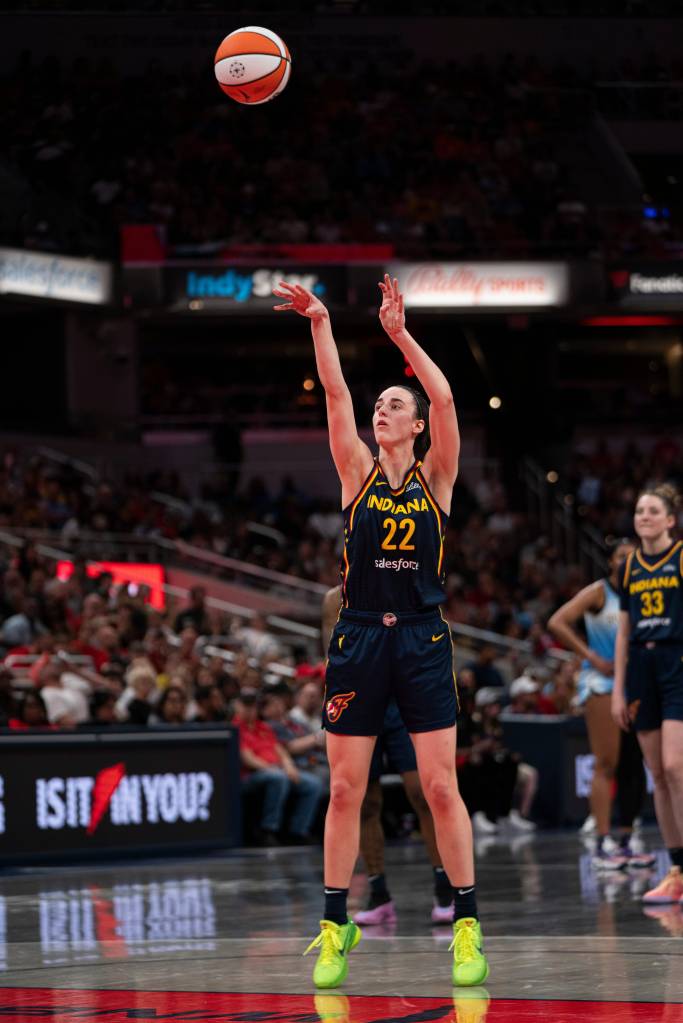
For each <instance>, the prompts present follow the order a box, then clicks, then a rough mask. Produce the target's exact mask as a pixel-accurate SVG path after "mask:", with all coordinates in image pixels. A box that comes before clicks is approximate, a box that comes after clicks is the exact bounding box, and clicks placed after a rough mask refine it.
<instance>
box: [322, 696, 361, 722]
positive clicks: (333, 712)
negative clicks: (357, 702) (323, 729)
mask: <svg viewBox="0 0 683 1023" xmlns="http://www.w3.org/2000/svg"><path fill="white" fill-rule="evenodd" d="M355 695H356V694H355V693H340V694H339V696H333V697H332V699H331V700H328V701H327V704H326V706H325V712H326V714H327V720H328V721H329V722H330V724H331V725H333V724H335V723H336V722H337V721H339V718H340V717H341V716H342V714H343V713H344V711H345V710H346V708H347V707H348V705H349V704H350V703H351V700H352V699H353V698H354V696H355Z"/></svg>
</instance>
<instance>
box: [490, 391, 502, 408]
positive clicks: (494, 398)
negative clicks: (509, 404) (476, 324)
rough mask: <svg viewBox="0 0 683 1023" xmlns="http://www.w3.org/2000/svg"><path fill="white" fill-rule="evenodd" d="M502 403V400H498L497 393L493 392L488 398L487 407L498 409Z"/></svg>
mask: <svg viewBox="0 0 683 1023" xmlns="http://www.w3.org/2000/svg"><path fill="white" fill-rule="evenodd" d="M502 404H503V402H502V401H501V400H500V398H499V397H498V395H497V394H493V395H492V396H491V397H490V398H489V408H492V409H499V408H500V406H501V405H502Z"/></svg>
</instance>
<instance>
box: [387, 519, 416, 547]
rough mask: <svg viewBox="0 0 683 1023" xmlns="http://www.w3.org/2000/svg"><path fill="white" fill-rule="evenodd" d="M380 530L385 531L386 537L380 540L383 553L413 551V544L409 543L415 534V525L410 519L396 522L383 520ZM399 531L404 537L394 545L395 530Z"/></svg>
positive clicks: (394, 520)
mask: <svg viewBox="0 0 683 1023" xmlns="http://www.w3.org/2000/svg"><path fill="white" fill-rule="evenodd" d="M382 529H386V530H387V535H386V536H385V537H384V539H383V540H382V550H383V551H395V550H399V551H414V550H415V544H414V543H411V542H410V540H411V539H412V536H413V533H414V532H415V523H414V522H413V520H412V519H401V521H400V522H397V521H396V519H385V520H384V522H383V523H382ZM397 529H400V530H402V531H404V532H405V534H406V535H405V536H404V537H403V538H402V540H401V542H400V543H399V544H395V543H394V542H393V541H394V537H395V535H396V530H397Z"/></svg>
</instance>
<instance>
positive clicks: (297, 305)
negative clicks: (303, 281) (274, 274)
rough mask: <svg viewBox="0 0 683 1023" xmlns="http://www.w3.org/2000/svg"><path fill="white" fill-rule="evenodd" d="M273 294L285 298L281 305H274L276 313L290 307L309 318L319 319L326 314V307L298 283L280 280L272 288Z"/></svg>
mask: <svg viewBox="0 0 683 1023" xmlns="http://www.w3.org/2000/svg"><path fill="white" fill-rule="evenodd" d="M273 294H274V295H276V296H277V297H278V298H284V299H286V302H284V303H283V305H274V306H273V309H274V310H275V312H276V313H279V312H283V311H285V310H288V309H292V310H293V311H294V312H295V313H298V314H299V316H306V317H307V318H308V319H309V320H319V319H321V317H323V316H327V315H328V312H327V308H326V307H325V306H324V305H323V304H322V302H321V301H320V299H319V298H317V297H316V296H315V295H314V294H313V292H312V291H307V290H306V288H302V287H301V285H300V284H287V282H286V281H280V283H279V284H278V286H277V288H273Z"/></svg>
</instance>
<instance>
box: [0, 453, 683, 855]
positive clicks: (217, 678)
mask: <svg viewBox="0 0 683 1023" xmlns="http://www.w3.org/2000/svg"><path fill="white" fill-rule="evenodd" d="M2 465H3V468H2V471H1V472H0V530H5V531H7V530H9V531H12V530H14V533H15V535H17V533H18V534H22V533H23V531H25V530H27V529H28V530H31V529H38V530H43V531H44V533H46V534H48V536H52V537H53V538H54V543H55V545H58V546H59V547H66V548H67V550H68V548H69V545H73V544H77V542H78V538H79V536H80V535H81V534H82V533H83V532H86V533H88V534H90V535H91V536H92V535H94V536H95V537H97V536H98V535H99V536H100V537H101V538H102V543H104V544H106V542H107V538H108V537H109V536H111V535H112V534H114V533H116V532H117V531H118V532H125V533H127V534H128V535H130V534H133V535H136V534H137V535H138V536H139V537H140V538H149V539H153V538H154V537H156V536H159V537H164V538H170V539H173V538H182V539H186V540H188V541H189V542H190V543H192V544H195V545H197V546H200V547H202V548H204V549H209V550H211V551H214V552H216V553H222V554H230V555H231V556H232V557H237V558H242V559H245V560H247V561H250V562H251V563H253V564H258V565H260V566H261V567H269V568H275V569H277V570H279V571H283V572H287V573H290V574H292V575H295V576H298V577H300V578H303V579H307V580H311V581H315V582H318V583H323V584H324V585H329V586H333V585H335V584H336V583H337V581H338V556H339V536H340V534H341V520H340V515H339V513H338V512H337V510H336V509H335V508H334V507H332V506H330V505H328V504H325V503H323V504H321V503H319V502H318V503H316V502H315V501H313V500H312V499H311V498H309V497H308V496H307V495H304V494H302V493H299V492H298V491H297V490H296V488H294V487H293V486H291V485H286V486H284V487H283V488H282V490H281V492H280V493H278V494H270V493H269V492H268V491H267V490H266V488H265V487H264V486H263V485H262V484H259V483H258V481H255V482H253V483H252V485H251V486H250V487H248V488H247V491H246V495H245V497H244V498H243V500H242V504H241V505H240V516H241V517H238V518H237V519H235V520H233V519H230V520H225V521H221V520H220V519H218V520H217V519H216V516H215V515H214V514H213V513H212V512H211V511H210V510H207V508H206V507H202V505H201V502H200V503H199V506H198V507H197V508H193V506H192V502H190V501H187V502H186V504H187V508H188V509H189V512H185V513H181V512H180V511H178V510H177V508H176V510H175V511H173V510H172V506H169V505H168V504H165V503H163V502H160V501H158V500H157V499H155V498H153V497H151V496H150V488H149V486H148V485H145V481H141V480H138V481H137V482H131V481H130V480H129V481H128V483H124V484H122V485H117V486H114V485H112V484H109V483H104V482H103V483H100V484H96V483H92V482H90V483H84V482H83V480H82V479H81V478H79V477H78V476H77V474H75V473H74V471H73V470H72V469H70V468H69V467H68V466H67V467H57V468H56V467H55V466H53V465H50V464H48V463H46V462H45V461H44V460H41V458H40V457H38V456H36V457H34V458H31V459H28V460H26V461H22V460H21V459H19V458H17V457H16V455H14V454H13V453H12V452H6V453H5V455H4V457H3V460H2ZM679 466H680V450H679V448H678V446H677V443H676V441H675V440H674V439H672V438H671V437H663V438H661V440H660V441H659V442H658V443H657V445H656V446H655V447H654V448H653V449H652V450H650V451H648V452H645V451H641V450H639V449H638V448H636V447H634V446H633V445H631V446H628V445H627V446H625V447H624V449H623V450H622V451H620V452H612V451H610V450H609V449H608V448H607V447H606V446H605V445H597V446H596V447H595V449H594V450H593V451H592V452H591V453H590V454H586V455H582V456H579V457H577V458H576V460H575V462H574V463H573V464H572V465H571V466H569V467H568V471H567V481H568V485H569V486H570V487H571V491H572V495H573V498H574V504H575V507H576V511H577V515H580V516H583V517H584V518H586V519H587V520H588V521H590V522H591V523H592V524H593V525H594V526H596V527H599V528H600V529H602V531H603V533H604V534H607V533H610V532H611V533H613V534H615V535H620V534H624V535H629V534H630V532H631V522H630V514H631V509H632V506H633V501H634V499H635V496H636V494H637V491H638V488H639V487H641V486H642V485H643V484H644V483H645V481H652V480H653V479H664V478H669V479H674V480H676V479H677V472H679V471H680V470H679V469H678V468H677V467H679ZM146 482H147V484H148V483H149V481H146ZM679 482H680V480H679ZM156 484H157V485H160V484H161V485H167V486H168V487H169V488H170V489H171V490H172V491H173V492H174V493H175V495H176V496H177V495H178V494H182V490H181V488H180V486H179V484H178V481H177V480H174V479H173V478H172V477H167V478H165V479H162V478H157V480H156ZM459 488H460V490H459V499H458V500H456V502H455V504H454V516H453V520H452V523H451V526H450V530H451V533H452V535H451V536H450V537H449V541H448V544H447V550H448V551H449V552H450V553H449V560H448V562H447V565H446V587H447V605H446V614H447V616H448V617H449V618H450V619H451V620H453V621H454V622H458V623H461V624H465V625H471V626H474V627H476V628H479V629H484V630H488V631H490V632H491V633H493V634H498V635H499V636H500V637H501V639H500V641H499V643H498V644H496V642H495V639H493V640H492V641H491V642H479V643H476V644H473V647H472V651H471V656H470V657H469V659H467V660H465V661H464V662H462V663H460V665H459V670H458V684H459V689H460V694H461V705H462V711H463V716H462V720H461V725H460V728H461V736H462V745H461V747H460V748H459V757H460V758H461V761H460V769H461V771H463V772H464V775H463V784H464V786H465V790H466V792H467V793H468V794H469V796H468V798H469V799H470V803H471V808H472V812H473V813H475V814H476V813H481V812H486V814H487V815H488V817H489V818H491V817H492V818H494V819H495V817H496V816H503V817H504V816H505V813H504V812H503V810H504V807H503V809H501V808H500V807H498V801H499V797H500V794H501V791H504V792H507V796H505V800H504V802H505V801H507V802H508V803H510V802H511V800H512V798H513V794H514V791H515V778H516V774H517V765H516V761H514V759H509V758H508V759H506V757H508V754H509V751H505V749H504V747H503V745H502V730H501V727H500V721H499V717H500V714H501V712H502V710H503V709H505V711H506V712H507V713H513V714H514V713H524V714H529V713H537V714H558V713H561V714H572V713H576V712H577V709H576V706H575V701H574V695H575V691H574V686H575V676H576V671H577V668H578V664H577V662H576V661H575V660H573V659H571V658H569V657H566V656H565V657H561V656H560V657H558V656H556V655H557V654H558V649H557V647H556V645H555V641H554V640H553V639H552V638H551V636H550V634H549V633H548V631H547V628H546V622H547V620H548V617H549V616H550V615H551V614H552V613H553V611H554V610H555V609H556V608H557V607H558V606H559V605H560V604H561V603H563V602H564V601H565V600H566V599H567V598H568V597H569V596H571V595H573V593H575V592H576V591H577V589H578V588H579V587H580V586H581V585H583V584H584V583H585V582H586V581H587V579H586V578H585V573H584V572H583V571H582V570H581V569H580V568H579V567H578V566H577V565H571V564H570V565H567V564H565V563H563V561H562V558H561V557H560V555H559V552H558V550H557V549H556V548H555V547H554V546H553V544H552V543H551V542H550V540H549V539H548V538H547V537H545V536H543V535H540V534H539V532H538V527H537V526H536V525H535V524H534V522H533V521H532V520H531V519H530V518H529V516H528V514H526V513H522V512H521V511H519V510H515V509H512V508H510V507H509V506H508V500H507V495H506V493H505V491H504V489H503V488H502V487H501V485H500V483H499V482H498V481H497V479H496V478H495V477H494V476H493V475H486V476H484V477H482V478H481V479H480V480H479V482H478V484H477V485H476V486H475V487H473V488H472V489H471V490H469V489H467V488H465V486H464V484H459ZM178 506H179V507H184V504H183V502H182V501H178ZM250 519H251V520H256V521H257V522H260V523H266V524H269V525H271V526H272V527H273V528H274V529H276V530H277V531H278V532H279V533H280V535H281V536H282V538H283V543H282V545H281V546H277V547H274V548H273V549H268V548H267V547H264V545H263V541H262V538H261V539H257V540H255V539H254V536H253V535H252V534H250V532H249V530H248V528H247V523H248V521H249V520H250ZM24 535H26V534H24ZM1 549H2V551H3V554H2V563H1V564H0V653H1V654H2V657H3V667H2V670H1V672H0V724H2V725H3V726H4V727H8V728H10V729H13V730H25V729H29V728H50V729H55V728H61V729H65V728H71V729H73V728H83V727H86V728H88V727H93V726H97V727H108V726H111V725H115V724H124V725H134V726H137V727H145V728H155V727H156V728H159V727H162V728H168V727H174V726H179V725H184V724H187V723H209V724H210V723H216V722H227V721H233V722H235V723H236V724H237V725H238V727H239V729H240V737H241V747H242V759H243V763H242V769H243V785H244V790H245V793H251V792H252V791H253V792H257V791H258V790H261V789H262V790H263V794H262V796H259V797H258V798H255V800H252V799H250V798H248V799H247V801H246V803H247V806H251V805H252V804H253V805H260V803H259V799H262V803H263V808H264V809H263V812H264V813H265V814H266V816H265V823H264V820H261V821H260V824H259V823H258V822H255V823H254V822H252V823H253V824H254V831H253V834H254V835H255V837H256V838H258V839H259V840H261V841H265V842H268V843H274V842H277V841H279V840H280V838H279V837H278V836H282V835H283V834H284V835H285V836H286V837H287V839H288V840H291V841H305V840H308V837H309V835H310V833H311V830H315V828H316V826H319V820H320V817H319V814H320V807H321V805H323V804H324V800H325V793H326V783H327V768H326V762H325V752H324V734H323V733H322V731H321V729H320V716H321V709H322V701H323V686H324V683H323V680H324V666H323V663H322V657H320V658H319V657H318V656H317V655H316V656H315V657H311V656H310V653H309V654H307V653H306V652H304V651H303V650H302V649H301V648H297V647H296V646H295V645H291V644H289V643H288V642H285V641H283V640H282V639H281V638H279V636H278V635H277V633H276V632H274V631H273V630H272V629H270V628H269V626H268V623H267V621H266V620H265V619H264V618H262V617H260V616H258V615H256V616H254V617H253V618H247V617H244V618H238V617H235V616H233V615H227V614H225V613H224V612H221V611H217V610H216V609H215V608H213V607H212V606H211V605H210V603H209V602H208V601H207V598H206V592H205V591H204V590H203V589H202V588H197V589H195V590H194V591H192V593H191V594H190V595H189V599H188V600H187V601H186V602H180V603H179V604H178V605H176V606H174V607H173V608H172V609H171V608H168V609H167V610H166V611H159V610H156V609H154V608H153V607H152V606H151V605H150V604H149V603H148V601H147V599H146V598H147V596H148V594H147V593H146V592H145V590H144V588H140V589H139V590H137V592H133V591H132V590H131V588H130V587H128V586H126V585H121V586H115V585H114V584H113V580H112V577H111V575H110V574H109V573H106V572H103V573H101V574H100V575H99V576H97V577H95V578H91V577H90V576H89V574H88V572H87V565H86V562H85V560H84V559H83V558H82V557H79V556H78V555H77V554H76V556H75V558H74V571H73V574H72V575H71V576H70V578H68V579H66V580H63V581H62V580H60V579H58V578H57V577H56V575H55V566H56V562H55V561H54V560H52V559H50V558H49V557H47V556H46V555H45V554H39V553H38V551H37V546H36V544H35V543H34V542H31V540H30V539H27V540H26V541H25V542H24V544H23V546H20V547H11V546H3V547H2V548H1ZM505 640H527V641H528V642H529V644H530V649H528V651H527V652H524V653H520V652H519V649H518V648H516V647H515V646H514V644H512V645H511V646H510V645H506V644H505ZM553 655H555V656H553ZM494 752H495V754H496V755H495V757H494V756H493V753H494ZM492 763H497V764H498V767H499V768H500V765H502V764H507V765H508V767H507V772H508V773H507V775H506V776H505V779H504V786H503V790H501V788H500V784H503V780H501V779H500V778H498V777H497V776H496V777H494V778H493V780H492V779H491V778H490V777H489V778H488V781H487V782H486V784H484V781H483V775H484V772H485V771H489V770H490V768H491V764H492ZM475 768H476V769H477V771H478V772H479V773H477V772H476V771H475ZM501 769H502V768H501ZM473 771H475V774H474V775H472V772H473ZM499 782H500V784H499ZM487 792H488V793H489V795H490V799H489V797H486V799H488V802H486V799H485V803H486V805H485V806H484V807H483V808H482V804H481V800H482V798H484V795H483V794H485V793H487ZM508 809H509V807H508ZM316 822H317V823H316Z"/></svg>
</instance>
